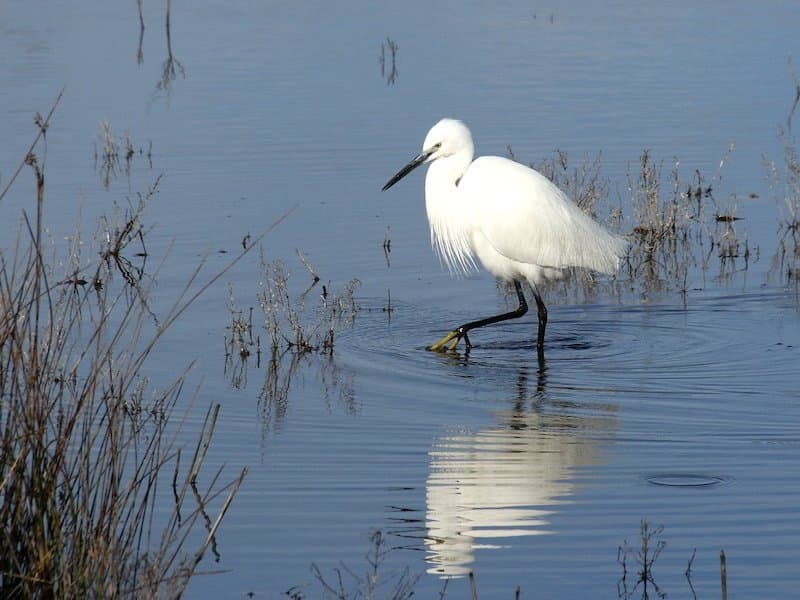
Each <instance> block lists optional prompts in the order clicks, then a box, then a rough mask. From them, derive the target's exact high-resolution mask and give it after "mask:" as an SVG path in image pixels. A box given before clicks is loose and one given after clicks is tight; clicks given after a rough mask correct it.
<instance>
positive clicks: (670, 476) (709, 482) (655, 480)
mask: <svg viewBox="0 0 800 600" xmlns="http://www.w3.org/2000/svg"><path fill="white" fill-rule="evenodd" d="M645 481H647V483H649V484H651V485H658V486H663V487H681V488H686V487H710V486H717V485H724V484H727V483H730V481H731V479H730V478H729V477H722V476H720V475H705V474H697V473H658V474H656V475H649V476H647V477H645Z"/></svg>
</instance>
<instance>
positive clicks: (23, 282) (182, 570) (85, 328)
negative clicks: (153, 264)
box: [0, 95, 246, 598]
mask: <svg viewBox="0 0 800 600" xmlns="http://www.w3.org/2000/svg"><path fill="white" fill-rule="evenodd" d="M60 97H61V96H60V95H59V98H58V99H57V100H56V102H55V103H54V106H53V108H52V110H51V112H50V114H49V115H48V116H47V117H46V118H41V117H40V116H38V115H37V118H36V120H35V122H36V124H37V126H38V133H37V135H36V138H35V140H34V143H33V145H32V146H31V151H30V152H29V153H28V154H27V155H26V157H25V158H24V160H23V161H22V163H21V167H27V169H28V170H29V172H30V173H31V174H32V175H33V181H34V188H33V189H34V198H35V202H34V204H33V205H34V206H35V212H34V214H33V217H31V216H30V215H28V214H27V212H26V213H25V214H24V215H23V225H22V228H21V230H20V232H19V234H18V237H17V240H16V244H15V245H14V246H13V247H12V248H9V249H5V248H4V249H2V250H0V597H3V598H31V597H37V598H81V597H104V598H106V597H107V598H115V597H121V596H125V597H147V598H151V597H177V596H180V594H181V593H182V591H183V590H184V588H185V587H186V585H187V583H188V581H189V579H190V578H191V577H192V575H193V574H194V573H195V572H196V570H197V567H198V565H199V564H200V562H201V560H202V559H203V556H204V555H205V553H206V551H207V550H208V549H209V548H210V547H214V546H215V544H216V532H217V530H218V527H219V525H220V522H221V520H222V518H223V516H224V514H225V512H226V511H227V509H228V507H229V506H230V503H231V501H232V499H233V497H234V495H235V494H236V492H237V490H238V488H239V486H240V485H241V484H242V481H243V479H244V477H245V475H246V470H242V471H241V472H239V474H238V475H237V476H235V477H234V478H233V479H232V480H230V481H227V482H223V481H222V472H221V470H217V471H216V472H213V473H211V474H209V476H208V477H207V478H206V477H204V479H208V482H207V483H206V484H204V485H201V484H200V483H198V481H199V478H198V475H199V474H200V472H201V470H202V467H203V462H204V458H205V455H206V450H207V449H208V446H209V444H210V440H211V436H212V434H213V429H214V423H215V420H216V419H215V415H216V414H217V412H218V407H217V408H213V407H212V409H210V412H209V415H210V416H209V417H208V418H207V419H206V422H205V424H204V425H203V427H202V429H201V431H200V432H199V434H198V438H197V443H196V446H195V448H194V453H193V456H192V459H191V460H190V461H189V462H188V464H184V465H182V464H181V460H180V457H181V445H180V444H179V442H178V433H179V431H180V428H181V423H177V424H176V423H174V419H173V417H174V414H175V411H176V403H177V402H178V399H179V398H180V397H181V395H182V394H183V392H184V388H185V385H186V383H187V375H188V372H189V367H188V366H187V369H186V370H185V371H184V372H183V373H181V374H180V375H178V376H177V378H176V379H175V380H174V381H172V382H171V383H168V384H166V385H165V386H164V387H163V388H157V387H155V386H153V385H152V384H151V382H150V381H149V379H148V377H147V375H146V363H147V361H148V357H149V356H150V355H151V353H152V352H153V350H154V348H155V347H156V345H157V343H158V341H159V339H160V338H161V336H162V335H163V333H164V332H165V331H166V330H168V329H169V327H170V326H171V325H172V323H174V321H175V320H176V319H177V318H178V317H179V316H180V315H181V314H182V313H183V312H184V311H185V310H186V309H187V308H188V307H189V306H190V305H191V304H192V303H193V302H194V300H195V299H196V298H197V297H198V296H199V295H200V294H201V293H202V292H203V291H205V290H206V289H207V288H208V287H209V286H210V285H211V284H212V283H213V282H215V281H216V280H217V279H218V278H219V277H220V276H221V275H222V274H223V273H224V272H225V271H226V270H227V268H230V266H231V265H232V264H233V263H235V262H236V260H238V258H237V259H234V261H233V262H232V263H231V265H229V267H227V268H226V269H223V271H222V272H220V273H218V274H217V275H215V276H213V277H211V278H210V279H209V280H208V281H207V282H206V283H200V282H198V277H199V274H200V270H201V267H202V265H201V266H198V268H197V269H196V270H195V272H194V273H193V274H192V275H191V276H190V278H189V280H188V282H187V284H186V286H185V288H184V289H183V291H182V292H181V293H180V294H179V296H178V298H177V299H176V300H175V302H174V304H173V305H172V306H171V307H170V308H169V309H168V310H167V311H166V313H165V314H164V315H163V316H162V317H161V318H160V319H158V322H157V323H156V324H153V317H154V315H153V313H152V311H151V310H150V308H149V307H148V306H147V302H146V299H147V298H148V296H149V292H150V285H152V281H154V279H149V280H148V278H147V277H146V276H145V273H144V269H143V266H134V265H135V264H136V265H139V264H140V263H141V262H142V261H143V260H144V257H145V256H146V254H147V252H146V248H145V247H144V233H143V232H144V229H143V228H142V226H141V222H142V214H143V211H144V209H145V206H146V204H147V200H148V199H149V198H150V197H152V195H153V194H154V193H155V190H156V188H157V186H158V180H156V183H155V184H154V185H153V187H152V188H151V190H149V191H148V192H147V193H145V194H144V195H142V196H140V202H138V204H137V205H135V206H131V208H130V209H129V210H128V211H121V212H119V213H118V214H117V217H116V218H107V219H104V220H101V225H100V230H101V235H100V236H99V244H98V248H96V250H97V252H98V254H99V260H97V259H95V260H93V261H91V260H90V261H89V265H90V266H88V267H87V266H86V265H84V266H81V265H82V264H83V262H84V259H85V257H84V256H82V255H81V248H83V245H82V244H81V243H79V240H77V239H73V240H72V241H71V242H70V243H69V244H68V249H67V251H68V253H69V256H67V257H66V258H64V259H63V260H58V259H57V258H54V259H53V260H50V259H48V258H47V256H46V255H47V252H46V248H47V247H48V246H47V240H46V236H45V234H44V231H45V227H44V218H45V205H46V202H45V200H46V198H45V179H46V178H45V172H46V168H45V167H46V165H45V163H46V140H47V129H48V126H49V124H50V117H51V116H52V114H53V111H54V110H55V108H56V106H57V105H58V101H59V100H60ZM37 153H38V154H37ZM39 156H42V157H43V158H42V159H40V158H39ZM21 172H22V168H20V169H18V170H17V171H16V172H15V174H14V176H13V177H12V179H11V181H10V182H9V184H8V185H7V187H6V188H5V189H4V190H3V192H2V194H0V200H2V198H3V197H4V196H5V194H6V193H7V192H8V190H9V189H10V188H11V185H12V184H14V183H15V180H16V179H17V175H18V174H19V173H21ZM17 185H20V186H21V185H23V184H21V183H20V182H17ZM134 242H136V243H138V244H140V245H139V246H134V245H133V244H134ZM54 252H55V253H56V254H57V249H56V250H54ZM95 256H96V255H95ZM240 257H241V255H240ZM148 281H149V283H148ZM193 401H194V400H193ZM166 498H171V500H169V501H166V502H165V499H166ZM212 506H213V507H214V508H215V512H214V513H213V516H212V514H211V513H210V511H211V507H212ZM198 521H200V523H201V524H203V523H204V524H205V527H206V532H205V534H202V535H200V536H199V537H198V533H197V532H195V530H196V525H197V523H198ZM198 539H199V542H196V544H197V545H195V541H196V540H198ZM190 540H192V546H193V547H192V548H190V547H189V541H190Z"/></svg>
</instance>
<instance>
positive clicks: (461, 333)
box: [428, 280, 547, 351]
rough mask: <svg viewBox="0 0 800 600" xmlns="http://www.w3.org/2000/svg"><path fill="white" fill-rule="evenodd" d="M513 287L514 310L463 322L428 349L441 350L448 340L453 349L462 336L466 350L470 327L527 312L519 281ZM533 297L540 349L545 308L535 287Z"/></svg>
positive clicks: (518, 315)
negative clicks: (515, 306) (516, 299)
mask: <svg viewBox="0 0 800 600" xmlns="http://www.w3.org/2000/svg"><path fill="white" fill-rule="evenodd" d="M514 289H515V290H516V291H517V298H518V299H519V306H518V307H517V309H516V310H512V311H511V312H507V313H503V314H501V315H495V316H493V317H487V318H485V319H479V320H477V321H472V322H470V323H465V324H464V325H462V326H461V327H459V328H457V329H456V330H455V331H451V332H450V333H448V334H447V335H446V336H444V337H443V338H442V339H441V340H439V341H438V342H436V343H435V344H434V345H433V346H431V347H430V348H428V350H434V351H438V350H442V349H443V348H444V347H445V345H446V344H447V343H448V342H451V341H452V342H453V343H452V345H451V346H450V348H449V349H450V350H452V349H454V348H455V346H456V344H458V342H459V340H461V339H462V338H463V339H464V340H465V342H466V345H467V350H469V349H470V348H471V347H472V344H470V343H469V337H468V336H467V333H468V332H469V331H471V330H472V329H477V328H478V327H483V326H485V325H492V324H493V323H499V322H501V321H508V320H509V319H518V318H520V317H521V316H522V315H524V314H525V313H526V312H528V303H527V302H526V301H525V294H523V293H522V286H521V285H520V283H519V281H516V280H515V281H514ZM533 294H534V297H535V298H536V306H537V308H538V310H539V341H538V348H539V349H540V350H541V348H542V347H543V346H542V344H543V343H544V329H545V327H546V326H547V309H546V308H545V306H544V302H542V298H541V296H539V292H537V291H536V288H534V289H533ZM542 315H544V324H543V322H542Z"/></svg>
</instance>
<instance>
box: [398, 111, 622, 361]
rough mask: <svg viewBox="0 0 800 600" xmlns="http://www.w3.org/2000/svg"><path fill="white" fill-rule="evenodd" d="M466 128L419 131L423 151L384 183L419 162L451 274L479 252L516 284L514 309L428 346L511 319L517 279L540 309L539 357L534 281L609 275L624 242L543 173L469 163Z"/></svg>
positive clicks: (506, 163)
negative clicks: (574, 274) (578, 271)
mask: <svg viewBox="0 0 800 600" xmlns="http://www.w3.org/2000/svg"><path fill="white" fill-rule="evenodd" d="M473 153H474V146H473V144H472V135H471V134H470V131H469V129H468V128H467V126H466V125H464V123H462V122H461V121H457V120H455V119H442V120H441V121H439V122H438V123H437V124H436V125H434V126H433V127H432V128H431V130H430V131H429V132H428V135H427V136H425V141H424V142H423V144H422V152H421V153H420V154H418V155H417V156H416V157H415V158H414V159H413V160H411V162H409V163H408V164H407V165H406V166H405V167H403V168H402V169H400V171H398V172H397V174H396V175H394V177H392V178H391V179H389V181H387V182H386V185H384V186H383V191H386V190H388V189H389V188H390V187H392V186H393V185H394V184H395V183H397V182H398V181H400V180H401V179H402V178H403V177H405V176H406V175H408V174H409V173H410V172H411V171H413V170H414V169H416V168H417V167H418V166H420V165H421V164H423V163H430V166H429V167H428V174H427V176H426V177H425V208H426V209H427V213H428V222H429V223H430V228H431V244H432V245H433V247H434V248H435V250H436V251H437V252H438V254H439V256H440V258H441V260H442V261H443V262H444V263H445V264H446V265H447V267H448V269H449V270H450V272H451V274H455V273H464V274H466V273H468V272H470V271H472V270H475V269H476V265H475V258H476V257H477V258H478V259H479V260H480V262H481V263H482V264H483V266H484V267H485V268H486V270H487V271H489V272H490V273H492V274H493V275H494V276H495V277H497V278H499V279H502V280H505V281H510V282H512V283H513V284H514V289H515V290H516V292H517V298H518V299H519V307H518V308H517V309H516V310H513V311H511V312H508V313H503V314H500V315H495V316H492V317H487V318H485V319H479V320H477V321H472V322H469V323H465V324H464V325H461V326H460V327H458V328H456V329H455V330H453V331H451V332H450V333H448V334H447V335H446V336H444V337H443V338H442V339H441V340H440V341H438V342H436V343H435V344H433V346H431V347H430V348H429V349H430V350H443V349H448V348H445V346H446V345H447V344H448V343H449V342H451V343H450V346H449V349H450V350H453V349H455V347H456V346H457V345H458V342H459V341H460V340H461V339H463V340H464V343H465V344H466V347H467V350H469V349H470V348H471V347H472V344H471V343H470V341H469V336H468V335H467V334H468V332H469V331H470V330H472V329H475V328H477V327H483V326H484V325H490V324H492V323H498V322H500V321H506V320H508V319H515V318H518V317H521V316H522V315H524V314H525V313H526V312H527V311H528V304H527V302H526V301H525V295H524V294H523V292H522V287H521V285H520V284H521V282H523V281H527V282H528V283H529V284H530V286H531V289H532V290H533V297H534V298H535V299H536V306H537V309H538V317H539V329H538V335H537V348H538V350H539V353H540V355H541V353H542V351H543V347H544V334H545V328H546V327H547V308H546V307H545V305H544V301H543V300H542V297H541V295H540V293H539V290H538V286H539V285H540V284H541V283H543V282H544V281H546V280H548V279H558V278H561V277H563V276H564V272H565V270H567V269H570V268H582V269H590V270H593V271H598V272H600V273H608V274H613V273H615V272H616V271H617V269H618V267H619V260H620V258H621V257H622V256H624V255H625V252H626V248H627V242H626V241H625V240H624V239H623V238H621V237H619V236H617V235H614V234H613V233H611V232H609V231H607V230H606V229H605V228H603V227H602V226H601V225H599V224H598V223H596V222H595V221H594V220H592V219H591V218H590V217H589V216H587V215H586V214H585V213H584V212H583V211H582V210H581V209H580V208H579V207H578V206H577V205H576V204H575V203H574V202H572V201H571V200H570V199H569V198H568V197H567V196H566V194H564V192H562V191H561V190H560V189H559V188H558V187H556V185H554V184H553V183H552V182H551V181H550V180H549V179H547V178H546V177H545V176H544V175H542V174H541V173H538V172H537V171H535V170H533V169H531V168H529V167H526V166H524V165H522V164H519V163H517V162H514V161H513V160H510V159H508V158H502V157H499V156H483V157H480V158H477V159H475V160H473Z"/></svg>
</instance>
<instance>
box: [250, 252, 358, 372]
mask: <svg viewBox="0 0 800 600" xmlns="http://www.w3.org/2000/svg"><path fill="white" fill-rule="evenodd" d="M301 256H302V255H301ZM303 262H304V265H305V266H306V268H307V269H309V271H310V272H311V273H312V275H313V282H312V284H311V285H310V286H309V287H308V288H307V289H306V290H305V291H304V292H302V293H300V294H293V293H292V292H291V288H290V278H291V273H290V272H289V271H288V270H287V269H286V265H285V264H284V263H283V262H282V261H280V260H274V261H267V260H266V258H265V257H264V255H263V253H262V256H261V290H260V291H259V292H258V293H257V300H258V305H259V307H260V308H261V312H262V315H263V317H264V328H265V330H266V334H267V347H268V348H269V351H270V354H271V355H273V356H275V355H280V354H281V352H282V351H283V350H287V349H288V350H290V351H292V352H296V353H299V354H305V353H321V354H328V355H331V354H333V350H334V347H335V344H336V334H337V331H338V330H340V329H341V328H345V327H349V326H351V325H352V324H353V323H354V322H355V319H356V315H357V314H358V304H357V303H356V300H355V293H356V290H358V287H359V286H360V285H361V282H360V281H359V280H358V279H352V280H350V281H349V282H348V283H347V284H345V286H344V287H343V288H342V289H341V290H337V289H332V288H331V287H330V284H320V283H319V282H320V278H319V276H317V275H316V273H315V272H314V270H313V269H312V268H310V266H309V264H308V261H307V260H304V261H303ZM317 290H318V291H319V293H317V294H314V293H313V292H315V291H317Z"/></svg>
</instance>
